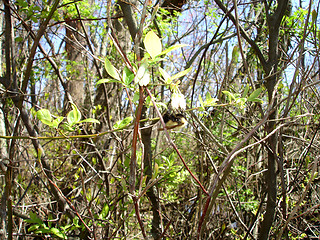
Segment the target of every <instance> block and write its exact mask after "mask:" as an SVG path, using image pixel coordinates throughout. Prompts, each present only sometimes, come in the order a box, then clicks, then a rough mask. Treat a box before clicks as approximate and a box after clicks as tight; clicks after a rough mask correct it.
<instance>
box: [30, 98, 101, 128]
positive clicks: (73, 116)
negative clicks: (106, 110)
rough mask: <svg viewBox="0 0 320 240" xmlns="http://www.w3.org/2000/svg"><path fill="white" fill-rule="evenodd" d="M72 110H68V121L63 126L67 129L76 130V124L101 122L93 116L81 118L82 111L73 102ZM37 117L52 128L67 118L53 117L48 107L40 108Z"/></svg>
mask: <svg viewBox="0 0 320 240" xmlns="http://www.w3.org/2000/svg"><path fill="white" fill-rule="evenodd" d="M71 107H72V110H71V111H70V112H68V114H67V118H66V120H67V121H66V122H65V123H63V124H62V128H63V129H64V130H67V131H74V130H75V127H74V126H75V125H77V124H81V123H100V122H99V121H98V120H96V119H93V118H86V119H84V120H81V112H80V111H79V109H78V108H77V106H76V105H75V104H74V103H71ZM36 117H37V118H38V119H39V120H40V121H41V122H42V123H43V124H45V125H48V126H49V127H51V128H55V129H57V128H58V127H59V124H60V123H61V122H62V121H63V120H64V119H65V118H64V117H62V116H57V117H55V118H53V117H52V114H51V113H50V111H49V110H48V109H40V110H39V111H37V112H36Z"/></svg>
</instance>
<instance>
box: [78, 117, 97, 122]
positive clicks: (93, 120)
mask: <svg viewBox="0 0 320 240" xmlns="http://www.w3.org/2000/svg"><path fill="white" fill-rule="evenodd" d="M78 123H100V121H99V120H97V119H94V118H87V119H84V120H81V121H79V122H78Z"/></svg>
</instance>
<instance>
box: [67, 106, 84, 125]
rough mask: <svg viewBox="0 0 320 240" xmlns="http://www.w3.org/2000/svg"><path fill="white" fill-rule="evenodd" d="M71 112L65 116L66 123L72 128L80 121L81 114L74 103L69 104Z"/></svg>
mask: <svg viewBox="0 0 320 240" xmlns="http://www.w3.org/2000/svg"><path fill="white" fill-rule="evenodd" d="M71 107H72V110H71V111H70V112H69V113H68V115H67V121H68V123H69V125H70V126H71V127H72V126H73V125H74V124H76V123H78V122H79V121H80V119H81V113H80V111H79V109H78V108H77V106H76V105H75V104H74V103H71Z"/></svg>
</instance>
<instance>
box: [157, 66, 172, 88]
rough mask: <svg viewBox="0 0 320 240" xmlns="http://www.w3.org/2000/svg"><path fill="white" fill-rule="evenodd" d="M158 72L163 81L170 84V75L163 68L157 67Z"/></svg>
mask: <svg viewBox="0 0 320 240" xmlns="http://www.w3.org/2000/svg"><path fill="white" fill-rule="evenodd" d="M159 72H160V73H161V75H162V77H163V78H164V81H165V82H166V84H170V83H171V82H172V79H171V76H170V75H169V73H167V72H166V71H165V70H164V69H163V68H161V67H159Z"/></svg>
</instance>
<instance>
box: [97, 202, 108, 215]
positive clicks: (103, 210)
mask: <svg viewBox="0 0 320 240" xmlns="http://www.w3.org/2000/svg"><path fill="white" fill-rule="evenodd" d="M109 209H110V208H109V205H108V204H107V203H106V204H105V205H104V206H103V208H102V210H101V213H100V215H99V216H100V218H102V219H105V218H106V217H107V216H108V214H109Z"/></svg>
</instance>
